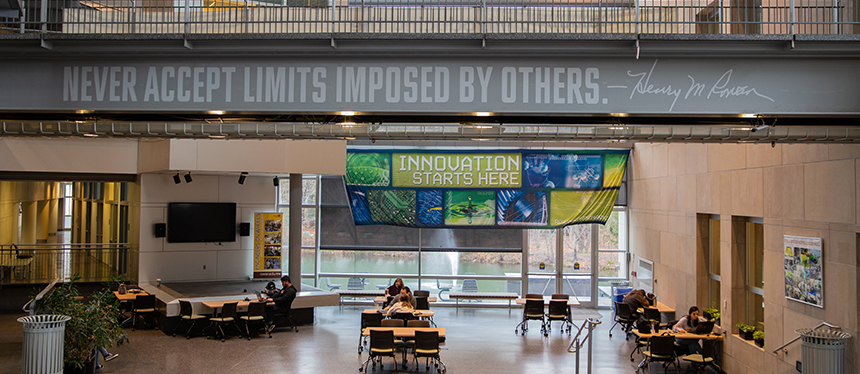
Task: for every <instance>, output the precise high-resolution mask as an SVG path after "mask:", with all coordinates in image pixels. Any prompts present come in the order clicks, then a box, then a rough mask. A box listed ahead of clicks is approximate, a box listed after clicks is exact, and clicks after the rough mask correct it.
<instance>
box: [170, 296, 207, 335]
mask: <svg viewBox="0 0 860 374" xmlns="http://www.w3.org/2000/svg"><path fill="white" fill-rule="evenodd" d="M201 319H206V316H204V315H200V314H194V308H193V307H192V306H191V302H190V301H187V300H179V323H177V324H176V327H175V328H174V329H173V336H174V337H175V336H176V330H178V329H179V325H182V324H186V325H188V331H186V332H185V339H191V331H192V330H194V325H195V324H196V323H197V321H199V320H201Z"/></svg>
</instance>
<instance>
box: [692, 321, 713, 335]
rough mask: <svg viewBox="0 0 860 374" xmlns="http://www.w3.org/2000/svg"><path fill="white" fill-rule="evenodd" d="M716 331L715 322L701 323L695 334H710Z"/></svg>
mask: <svg viewBox="0 0 860 374" xmlns="http://www.w3.org/2000/svg"><path fill="white" fill-rule="evenodd" d="M713 330H714V321H705V322H699V325H698V326H696V331H695V332H694V334H710V333H711V331H713Z"/></svg>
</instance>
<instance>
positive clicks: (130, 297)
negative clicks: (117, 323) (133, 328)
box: [113, 290, 149, 325]
mask: <svg viewBox="0 0 860 374" xmlns="http://www.w3.org/2000/svg"><path fill="white" fill-rule="evenodd" d="M113 295H114V296H116V298H117V299H118V300H119V302H120V303H130V304H131V309H134V300H135V299H137V297H138V296H145V295H149V293H148V292H146V291H144V290H140V292H137V293H135V292H131V291H128V292H126V293H122V294H121V293H119V291H114V292H113ZM123 314H125V312H123ZM132 317H133V315H131V316H128V318H126V319H125V320H123V321H122V323H121V325H125V324H126V323H128V322H130V321H131V319H132Z"/></svg>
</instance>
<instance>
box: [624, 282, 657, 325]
mask: <svg viewBox="0 0 860 374" xmlns="http://www.w3.org/2000/svg"><path fill="white" fill-rule="evenodd" d="M645 294H646V293H645V290H642V289H639V290H633V291H630V292H628V293H627V295H624V299H623V300H622V301H621V302H622V303H624V304H627V305H629V306H630V313H632V314H633V318H634V319H635V318H638V317H639V312H638V310H639V308H650V307H651V303H650V302H648V298H646V297H645Z"/></svg>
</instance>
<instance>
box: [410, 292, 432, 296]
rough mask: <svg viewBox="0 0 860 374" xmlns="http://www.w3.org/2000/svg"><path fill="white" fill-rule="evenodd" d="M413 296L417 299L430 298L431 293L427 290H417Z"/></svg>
mask: <svg viewBox="0 0 860 374" xmlns="http://www.w3.org/2000/svg"><path fill="white" fill-rule="evenodd" d="M412 296H415V297H430V291H426V290H415V291H413V292H412Z"/></svg>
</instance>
